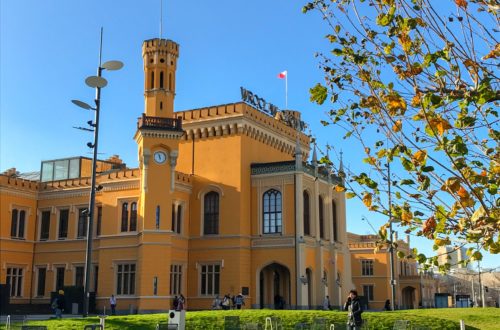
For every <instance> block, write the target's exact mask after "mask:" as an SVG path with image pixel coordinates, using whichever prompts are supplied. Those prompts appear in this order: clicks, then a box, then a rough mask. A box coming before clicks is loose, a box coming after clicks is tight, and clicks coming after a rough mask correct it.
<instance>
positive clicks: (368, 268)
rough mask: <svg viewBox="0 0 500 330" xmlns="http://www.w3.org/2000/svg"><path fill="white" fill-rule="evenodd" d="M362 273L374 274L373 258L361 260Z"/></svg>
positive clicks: (366, 274)
mask: <svg viewBox="0 0 500 330" xmlns="http://www.w3.org/2000/svg"><path fill="white" fill-rule="evenodd" d="M361 275H363V276H373V260H361Z"/></svg>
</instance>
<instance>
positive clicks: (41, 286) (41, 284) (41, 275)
mask: <svg viewBox="0 0 500 330" xmlns="http://www.w3.org/2000/svg"><path fill="white" fill-rule="evenodd" d="M46 274H47V269H46V268H45V267H43V268H38V279H37V286H36V287H37V289H36V295H37V296H38V297H43V296H45V275H46Z"/></svg>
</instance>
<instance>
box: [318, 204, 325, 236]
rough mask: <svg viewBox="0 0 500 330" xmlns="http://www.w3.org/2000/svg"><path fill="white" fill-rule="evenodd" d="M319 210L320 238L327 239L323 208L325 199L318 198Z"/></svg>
mask: <svg viewBox="0 0 500 330" xmlns="http://www.w3.org/2000/svg"><path fill="white" fill-rule="evenodd" d="M318 204H319V205H318V206H319V208H318V210H319V237H320V238H323V239H324V238H325V215H324V213H325V212H324V207H323V197H321V196H319V197H318Z"/></svg>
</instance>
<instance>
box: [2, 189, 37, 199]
mask: <svg viewBox="0 0 500 330" xmlns="http://www.w3.org/2000/svg"><path fill="white" fill-rule="evenodd" d="M0 194H2V195H9V196H15V197H23V198H29V199H37V198H38V193H37V192H36V191H26V190H18V189H15V188H12V187H0Z"/></svg>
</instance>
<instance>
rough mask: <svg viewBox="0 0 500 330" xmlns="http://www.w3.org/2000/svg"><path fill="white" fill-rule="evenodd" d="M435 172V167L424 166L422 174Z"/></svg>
mask: <svg viewBox="0 0 500 330" xmlns="http://www.w3.org/2000/svg"><path fill="white" fill-rule="evenodd" d="M432 171H434V167H433V166H424V167H422V172H432Z"/></svg>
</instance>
